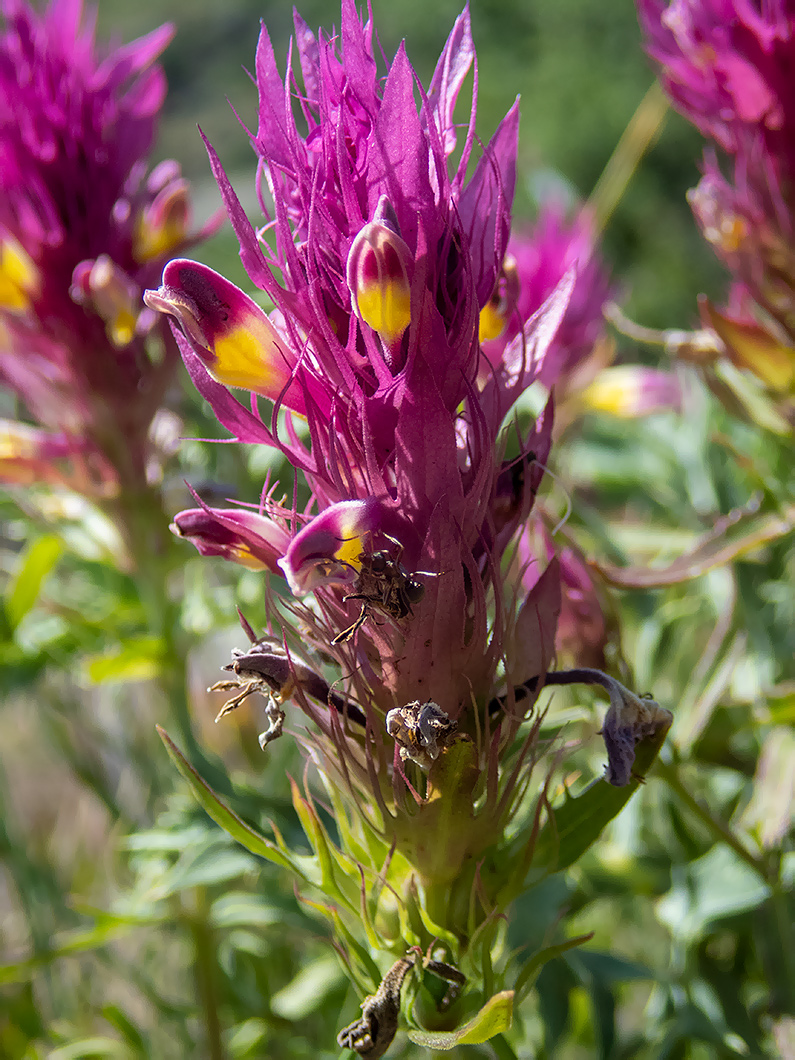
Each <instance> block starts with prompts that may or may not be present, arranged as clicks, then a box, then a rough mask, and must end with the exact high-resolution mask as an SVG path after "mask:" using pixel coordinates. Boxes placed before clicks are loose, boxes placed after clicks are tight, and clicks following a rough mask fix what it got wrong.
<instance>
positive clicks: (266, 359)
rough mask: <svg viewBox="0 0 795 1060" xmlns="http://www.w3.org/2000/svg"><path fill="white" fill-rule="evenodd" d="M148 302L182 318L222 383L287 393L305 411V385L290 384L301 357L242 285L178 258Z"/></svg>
mask: <svg viewBox="0 0 795 1060" xmlns="http://www.w3.org/2000/svg"><path fill="white" fill-rule="evenodd" d="M144 301H145V302H146V304H147V305H148V306H149V308H150V309H154V310H156V311H157V312H160V313H167V314H169V315H171V316H173V317H174V318H175V319H176V321H177V323H178V324H179V326H180V328H181V329H182V331H183V332H184V334H185V335H186V337H187V338H188V339H189V340H190V341H191V342H192V343H193V345H194V347H198V349H197V351H196V352H197V353H199V355H200V356H201V358H202V361H203V362H204V364H205V367H206V368H207V370H208V371H209V373H210V375H211V376H212V377H213V378H214V379H216V380H217V381H218V382H219V383H222V384H223V385H224V386H230V387H241V388H242V389H244V390H250V391H251V392H252V393H254V394H259V395H261V396H262V397H266V398H270V400H272V401H276V400H277V399H279V398H282V397H284V404H285V405H286V406H287V407H288V408H290V409H292V410H293V411H295V412H298V413H301V414H302V415H303V414H305V411H306V410H305V404H304V400H303V395H302V392H301V390H300V388H299V387H297V386H293V387H290V384H291V382H292V380H293V374H294V370H295V367H296V358H295V357H294V356H293V355H292V354H291V353H290V351H289V347H288V346H287V344H286V342H285V340H284V339H283V338H282V336H281V335H279V333H278V332H277V330H276V328H275V327H274V326H273V324H272V323H271V322H270V320H269V319H268V317H267V315H266V314H265V313H264V311H263V310H262V309H260V307H259V306H258V305H257V303H256V302H255V301H254V300H253V299H251V298H249V296H248V295H247V294H245V293H244V292H243V291H241V290H240V288H239V287H236V286H235V285H234V284H233V283H230V282H229V280H226V279H224V277H223V276H221V275H220V274H219V273H217V272H214V271H213V270H212V269H210V268H208V267H207V266H206V265H201V264H199V262H196V261H189V260H188V259H185V258H176V259H175V260H174V261H171V262H169V263H168V265H167V266H166V268H165V270H164V272H163V284H162V286H161V287H159V288H158V289H157V290H156V291H147V292H146V294H145V295H144ZM288 387H290V392H289V394H288V395H287V396H284V395H285V391H286V390H287V388H288Z"/></svg>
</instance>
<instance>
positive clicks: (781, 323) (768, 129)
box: [638, 0, 795, 392]
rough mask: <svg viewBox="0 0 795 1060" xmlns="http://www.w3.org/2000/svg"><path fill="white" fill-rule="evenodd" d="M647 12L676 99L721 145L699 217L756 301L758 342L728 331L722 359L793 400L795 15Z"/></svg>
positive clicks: (724, 1)
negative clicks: (790, 392)
mask: <svg viewBox="0 0 795 1060" xmlns="http://www.w3.org/2000/svg"><path fill="white" fill-rule="evenodd" d="M638 8H639V14H640V21H641V25H642V27H643V30H644V33H645V35H646V42H647V48H648V51H649V54H650V55H651V57H652V58H653V59H654V61H655V62H656V63H657V64H658V65H659V67H660V74H661V79H662V82H663V85H664V87H665V89H666V91H667V92H668V94H669V96H670V97H671V99H672V101H673V103H674V105H675V106H676V107H677V109H678V110H680V111H681V112H682V113H683V114H684V116H685V117H686V118H687V119H688V120H689V121H691V122H692V123H693V124H694V125H695V126H696V127H697V128H698V129H699V130H700V131H701V132H702V133H703V134H704V136H705V137H707V139H708V140H710V141H711V142H712V147H711V148H710V149H708V150H707V151H706V152H705V157H704V163H703V177H702V179H701V181H700V183H699V184H698V186H697V187H696V188H695V189H693V191H691V192H690V195H689V198H690V202H691V206H692V208H693V212H694V214H695V217H696V220H697V222H698V224H699V226H700V228H701V231H702V233H703V235H704V237H705V238H706V239H707V240H708V242H709V243H710V244H711V245H712V246H713V248H714V249H715V252H716V254H717V255H718V256H719V257H720V258H721V260H722V261H723V262H724V263H725V264H726V265H727V266H728V268H729V269H730V270H731V272H732V274H733V276H734V279H735V285H736V286H741V287H742V288H743V289H744V291H745V295H744V298H743V300H744V301H749V300H751V299H752V300H753V302H755V304H756V305H755V308H754V313H753V315H752V316H751V317H749V318H747V319H746V321H745V323H746V324H748V325H753V329H754V332H755V334H754V336H753V337H752V339H751V340H750V345H749V342H747V341H746V342H745V343H744V342H743V338H742V337H741V339H740V343H739V346H737V347H735V345H734V341H733V338H734V337H733V336H731V337H729V338H728V340H727V336H726V335H725V334H724V335H720V333H719V332H718V334H719V341H717V342H716V344H715V348H716V349H715V352H716V353H722V352H725V353H726V354H727V355H728V356H729V358H730V359H732V360H733V361H735V363H737V364H738V365H739V366H742V367H745V368H749V369H750V370H751V371H753V372H754V373H755V374H756V375H758V376H759V378H760V379H761V380H762V381H763V382H764V383H766V384H767V385H768V386H770V387H771V389H773V390H778V391H785V392H786V391H788V390H791V389H792V387H793V384H795V255H794V254H793V250H792V245H793V237H794V236H795V198H793V187H795V146H793V145H795V107H793V92H792V85H793V77H792V70H793V64H795V13H793V11H792V10H791V5H788V4H785V3H779V2H775V0H774V2H771V3H764V4H762V5H761V6H760V5H756V4H752V3H750V2H747V0H674V2H673V3H671V4H670V6H666V5H664V4H662V3H661V2H660V0H638ZM716 148H717V152H718V154H719V155H720V156H722V160H721V161H719V158H718V155H716V151H715V149H716ZM715 312H717V313H718V314H719V315H721V314H722V311H717V310H716V311H715ZM727 312H728V313H729V315H731V313H730V311H727ZM727 330H728V331H731V327H729V328H728V329H727ZM745 338H747V335H746V336H745ZM749 349H753V350H754V352H753V356H752V358H751V359H750V363H749V358H748V353H749ZM782 364H783V366H784V367H783V369H782Z"/></svg>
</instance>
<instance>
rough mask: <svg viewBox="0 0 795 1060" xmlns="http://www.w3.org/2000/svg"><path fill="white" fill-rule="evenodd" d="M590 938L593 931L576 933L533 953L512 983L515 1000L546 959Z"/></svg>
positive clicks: (527, 986) (522, 994)
mask: <svg viewBox="0 0 795 1060" xmlns="http://www.w3.org/2000/svg"><path fill="white" fill-rule="evenodd" d="M592 938H593V932H592V931H591V932H589V933H588V934H587V935H578V936H577V938H574V939H566V941H565V942H560V943H558V945H557V946H545V947H544V949H543V950H539V951H538V953H534V954H533V956H532V957H531V958H530V960H529V961H527V962H526V963H525V964H524V965H523V966H522V970H521V972H519V975H518V976H517V978H516V982H515V983H514V992H515V994H516V997H517V1000H521V999H522V998H523V997H524V996H525V995H526V994H527V993H528V991H529V990H530V988H531V987H532V985H533V983H534V982H535V981H536V979H537V978H538V973H539V972H540V971H541V969H542V968H543V966H544V965H545V964H546V963H547V961H551V960H552V959H553V958H554V957H559V956H560V955H561V954H562V953H565V952H566V950H570V949H573V948H574V947H575V946H582V944H583V943H584V942H588V941H589V940H590V939H592Z"/></svg>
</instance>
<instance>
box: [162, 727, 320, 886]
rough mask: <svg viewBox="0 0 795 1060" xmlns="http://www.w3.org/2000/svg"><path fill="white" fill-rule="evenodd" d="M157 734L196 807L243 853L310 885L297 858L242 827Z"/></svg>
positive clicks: (167, 740) (170, 743)
mask: <svg viewBox="0 0 795 1060" xmlns="http://www.w3.org/2000/svg"><path fill="white" fill-rule="evenodd" d="M157 731H158V734H159V736H160V739H161V740H162V741H163V743H164V744H165V745H166V750H167V751H168V753H169V756H170V758H171V761H172V762H173V763H174V765H175V766H176V767H177V769H178V770H179V771H180V773H181V774H182V776H183V777H184V778H185V780H187V782H188V784H189V785H190V787H191V790H192V791H193V794H194V795H195V796H196V798H197V799H198V801H199V804H200V805H201V806H202V807H203V809H204V810H205V811H206V812H207V813H208V814H209V815H210V817H211V818H212V819H213V820H214V821H215V823H216V824H217V825H220V826H221V828H223V830H224V831H225V832H227V833H228V834H229V835H230V836H231V837H232V838H233V839H235V840H237V842H238V843H240V844H241V846H244V847H245V848H246V850H250V851H251V853H252V854H257V855H258V856H259V857H261V858H265V859H266V860H267V861H272V862H273V863H274V864H275V865H281V866H282V868H285V869H289V870H290V871H291V872H293V873H295V875H296V876H298V877H299V879H301V880H303V881H304V882H305V883H309V882H311V881H310V880H309V878H308V876H307V874H306V872H304V870H303V868H302V867H301V866H300V865H299V862H298V859H297V857H289V856H288V855H286V854H284V853H282V851H281V850H279V848H278V847H277V846H276V844H275V843H272V842H271V840H270V839H267V838H266V837H265V836H264V835H262V834H261V833H260V832H258V831H257V830H256V829H254V828H252V827H251V825H249V824H246V822H245V821H244V820H242V819H241V818H240V817H238V816H237V814H236V813H235V812H234V811H233V810H230V809H229V807H228V806H226V805H224V803H223V802H221V800H220V799H219V797H218V796H217V795H216V793H215V792H214V791H213V789H212V788H211V787H210V785H209V784H208V783H207V781H206V780H203V779H202V777H200V776H199V774H198V773H197V771H196V770H195V769H194V768H193V766H192V765H191V764H190V762H189V761H188V760H187V758H185V756H184V755H183V754H182V752H181V751H180V749H179V748H178V747H177V745H176V744H175V743H174V741H173V740H172V739H171V737H170V736H169V735H168V733H167V732H166V731H165V729H162V728H161V727H160V726H159V725H158V726H157ZM304 860H306V861H307V862H309V863H312V862H314V859H313V858H312V859H304Z"/></svg>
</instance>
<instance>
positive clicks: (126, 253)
mask: <svg viewBox="0 0 795 1060" xmlns="http://www.w3.org/2000/svg"><path fill="white" fill-rule="evenodd" d="M0 12H1V13H2V15H3V16H4V19H5V25H4V27H3V28H2V29H1V30H0V155H2V159H3V164H2V167H0V379H2V381H3V382H4V383H5V384H6V385H8V386H9V387H10V388H11V389H12V390H14V391H16V393H17V394H18V395H19V397H20V398H21V399H22V400H23V401H24V403H25V405H26V406H27V409H28V411H29V413H30V414H31V415H32V417H33V418H34V419H35V420H37V421H38V422H39V423H40V424H41V425H43V426H45V427H49V428H51V429H53V430H55V431H59V432H64V433H65V434H66V435H67V436H68V438H69V439H71V443H70V444H71V448H72V449H73V450H74V452H75V453H77V452H79V453H82V454H83V455H84V457H87V456H88V455H89V454H90V453H93V454H94V457H93V458H92V459H91V460H90V461H89V463H90V464H91V465H92V466H93V467H94V468H95V469H97V468H100V467H101V469H102V471H101V478H100V479H99V481H95V482H94V483H93V485H92V484H91V483H90V482H89V481H87V480H85V479H84V480H83V488H84V491H86V492H91V491H92V490H94V491H97V492H100V493H103V492H104V493H107V492H109V491H110V492H113V491H114V490H116V489H117V487H118V485H119V480H120V479H123V480H126V485H127V486H129V485H130V482H129V479H130V477H131V476H132V477H133V478H134V477H135V476H139V477H140V475H142V474H143V473H144V472H143V469H144V468H145V465H146V452H145V450H146V435H147V430H148V428H149V425H150V423H151V420H152V417H153V416H154V413H155V412H156V411H157V408H158V406H159V405H160V403H161V401H162V398H163V394H164V390H165V387H166V386H167V384H168V382H169V380H170V378H171V375H172V370H173V368H174V366H175V361H176V359H177V357H178V355H177V351H176V348H175V346H174V344H173V341H172V339H171V336H170V334H169V333H168V329H166V328H163V327H162V326H161V325H160V322H159V321H160V318H158V317H156V316H155V315H154V314H152V313H149V312H147V311H146V310H144V308H143V305H142V303H141V295H142V292H143V289H144V288H145V287H147V286H151V283H152V281H153V279H154V278H155V277H156V276H159V275H160V272H161V271H162V267H163V263H164V261H165V260H167V257H168V256H170V255H171V254H173V253H174V251H175V250H178V249H179V248H181V247H185V246H186V245H188V243H189V239H188V229H189V225H190V210H189V201H188V189H187V184H186V182H185V181H184V180H183V179H182V178H181V176H180V172H179V167H178V165H177V164H176V163H175V162H164V163H161V164H160V165H158V166H157V167H155V168H154V169H153V170H152V172H151V173H150V174H149V175H148V176H147V175H146V155H147V153H148V151H149V150H150V148H151V146H152V143H153V139H154V134H155V126H156V122H157V117H158V113H159V110H160V107H161V105H162V103H163V99H164V95H165V89H166V86H165V79H164V75H163V71H162V70H161V68H160V66H159V65H158V64H157V62H156V59H157V57H158V55H159V54H160V52H162V50H163V48H164V47H165V46H166V44H167V43H168V41H169V40H170V38H171V36H172V32H173V31H172V29H171V27H170V26H163V27H162V28H161V29H159V30H157V31H155V32H154V33H152V34H150V35H149V36H148V37H145V38H142V39H141V40H138V41H135V42H133V43H132V44H129V45H127V46H125V47H120V48H117V49H115V50H108V49H102V48H101V47H99V46H98V45H97V44H96V43H95V40H94V32H93V27H92V24H91V21H90V20H88V21H86V22H85V23H84V22H83V19H82V3H81V0H52V2H51V3H50V6H49V7H48V9H47V10H46V11H45V12H44V13H42V14H37V13H36V12H35V11H34V10H33V8H32V7H31V6H30V5H29V4H28V3H26V2H25V0H3V2H2V5H1V6H0ZM154 328H156V332H157V335H158V336H159V337H158V338H157V342H158V344H159V346H160V350H159V351H154V350H153V349H152V348H151V345H152V344H151V342H150V338H151V337H152V336H150V333H151V332H152V331H153V329H154ZM133 395H134V400H131V397H132V396H133ZM2 473H3V472H2V469H0V475H2Z"/></svg>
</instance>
